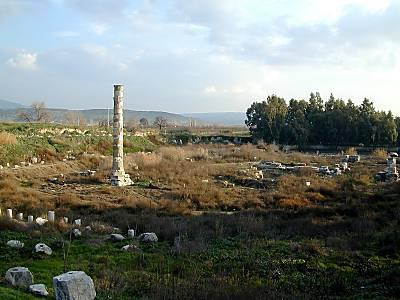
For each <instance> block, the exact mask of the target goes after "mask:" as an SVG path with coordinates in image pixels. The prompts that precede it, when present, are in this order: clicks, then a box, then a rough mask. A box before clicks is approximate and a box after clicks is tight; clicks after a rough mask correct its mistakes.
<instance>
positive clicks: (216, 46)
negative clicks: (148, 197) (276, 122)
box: [0, 0, 400, 115]
mask: <svg viewBox="0 0 400 300" xmlns="http://www.w3.org/2000/svg"><path fill="white" fill-rule="evenodd" d="M114 83H123V84H125V89H126V102H125V105H126V108H129V109H137V110H164V111H170V112H178V113H179V112H209V111H214V112H215V111H244V110H245V109H246V108H247V107H248V106H249V105H250V104H251V102H253V101H257V100H263V99H265V98H266V96H267V95H269V94H272V93H275V94H278V95H280V96H283V97H285V98H286V99H290V98H308V95H309V93H310V92H311V91H320V93H321V94H322V96H323V97H324V98H327V97H328V96H329V93H330V92H333V93H334V95H335V96H336V97H339V98H343V99H345V100H347V99H348V98H352V99H353V101H355V102H356V103H360V102H361V101H362V99H363V98H364V97H368V98H370V99H371V100H372V101H374V103H375V106H376V107H377V108H379V109H381V110H389V109H391V110H392V111H394V112H395V113H396V114H397V115H400V0H379V1H378V0H334V1H321V0H198V1H195V0H192V1H191V0H131V1H130V0H0V99H6V100H12V101H18V102H20V103H23V104H30V103H31V102H32V101H37V100H42V101H45V102H46V103H47V105H48V106H49V107H65V108H72V109H78V108H104V107H110V106H111V105H112V88H113V87H112V86H113V84H114Z"/></svg>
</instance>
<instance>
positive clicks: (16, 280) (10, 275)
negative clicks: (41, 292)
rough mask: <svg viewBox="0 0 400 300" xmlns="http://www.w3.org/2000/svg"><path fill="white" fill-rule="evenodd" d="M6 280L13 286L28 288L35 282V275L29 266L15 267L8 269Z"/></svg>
mask: <svg viewBox="0 0 400 300" xmlns="http://www.w3.org/2000/svg"><path fill="white" fill-rule="evenodd" d="M5 281H6V282H7V283H8V284H10V285H12V286H17V287H21V288H25V289H27V288H28V287H29V286H30V285H31V284H33V275H32V273H31V272H30V271H29V269H28V268H25V267H15V268H11V269H8V270H7V272H6V277H5Z"/></svg>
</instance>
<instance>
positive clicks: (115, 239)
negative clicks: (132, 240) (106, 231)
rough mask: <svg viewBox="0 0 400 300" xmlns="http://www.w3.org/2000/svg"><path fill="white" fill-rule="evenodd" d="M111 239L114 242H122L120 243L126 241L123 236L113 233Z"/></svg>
mask: <svg viewBox="0 0 400 300" xmlns="http://www.w3.org/2000/svg"><path fill="white" fill-rule="evenodd" d="M110 239H111V241H113V242H120V241H123V240H124V239H125V237H124V236H123V235H122V234H119V233H113V234H111V236H110Z"/></svg>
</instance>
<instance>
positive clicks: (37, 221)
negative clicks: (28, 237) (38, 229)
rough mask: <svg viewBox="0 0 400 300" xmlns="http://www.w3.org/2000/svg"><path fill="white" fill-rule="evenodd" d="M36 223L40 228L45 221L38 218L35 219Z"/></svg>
mask: <svg viewBox="0 0 400 300" xmlns="http://www.w3.org/2000/svg"><path fill="white" fill-rule="evenodd" d="M36 223H37V224H39V225H40V226H42V225H44V224H46V223H47V220H46V219H43V218H40V217H39V218H36Z"/></svg>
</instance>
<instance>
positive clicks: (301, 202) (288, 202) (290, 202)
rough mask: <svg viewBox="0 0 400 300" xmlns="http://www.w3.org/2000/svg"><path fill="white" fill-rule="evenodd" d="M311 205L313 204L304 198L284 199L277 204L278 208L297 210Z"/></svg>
mask: <svg viewBox="0 0 400 300" xmlns="http://www.w3.org/2000/svg"><path fill="white" fill-rule="evenodd" d="M311 205H312V204H311V202H310V201H309V200H307V199H304V198H283V199H280V200H278V202H277V206H278V207H280V208H284V209H296V208H302V207H309V206H311Z"/></svg>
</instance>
